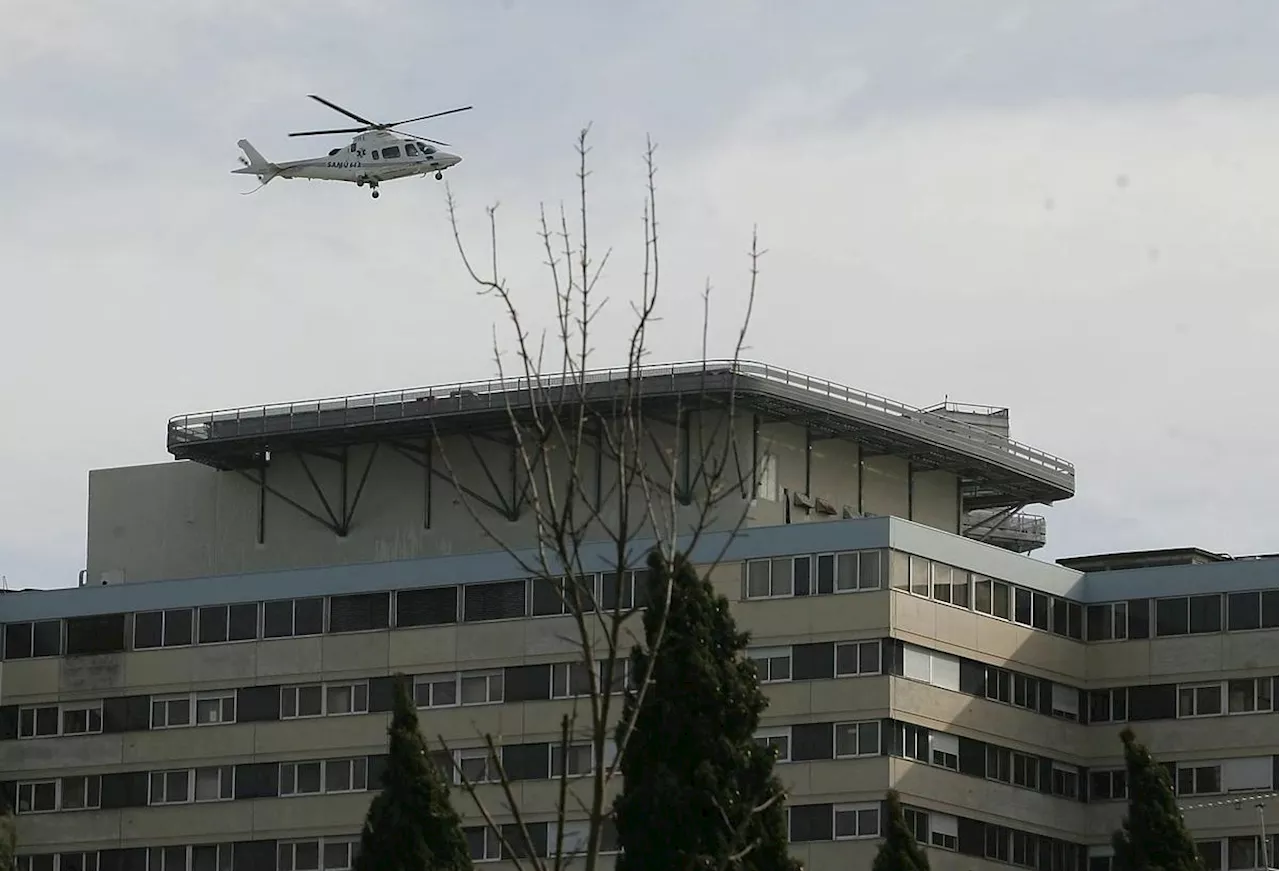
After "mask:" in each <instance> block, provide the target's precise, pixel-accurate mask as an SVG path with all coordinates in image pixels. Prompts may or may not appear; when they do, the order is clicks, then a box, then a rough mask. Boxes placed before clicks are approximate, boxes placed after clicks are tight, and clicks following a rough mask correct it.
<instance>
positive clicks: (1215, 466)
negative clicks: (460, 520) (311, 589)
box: [0, 0, 1278, 587]
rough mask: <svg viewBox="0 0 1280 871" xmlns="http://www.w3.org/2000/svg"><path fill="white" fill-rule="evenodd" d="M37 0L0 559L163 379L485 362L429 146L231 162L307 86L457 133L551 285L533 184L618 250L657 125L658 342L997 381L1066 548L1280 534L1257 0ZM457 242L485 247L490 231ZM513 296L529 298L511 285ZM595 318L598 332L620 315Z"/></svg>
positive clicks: (680, 348)
mask: <svg viewBox="0 0 1280 871" xmlns="http://www.w3.org/2000/svg"><path fill="white" fill-rule="evenodd" d="M369 9H370V8H369V6H368V5H367V4H365V3H362V2H356V0H330V2H326V3H316V2H314V0H307V2H302V0H275V2H272V3H266V4H264V3H260V2H247V0H216V2H215V0H184V2H182V3H170V2H161V0H118V2H115V3H109V4H107V3H100V2H90V0H61V2H59V3H51V4H24V5H23V8H22V10H21V15H18V16H6V17H5V23H4V26H3V28H0V110H2V111H0V147H2V152H3V154H4V158H3V159H2V160H0V195H2V196H3V202H4V205H5V207H4V208H3V209H2V210H0V270H3V272H0V296H2V298H3V302H4V309H3V312H4V314H3V317H0V325H3V333H2V334H0V398H2V399H3V401H4V408H5V409H6V413H5V414H4V415H3V416H0V419H2V420H3V421H4V425H3V426H0V461H2V465H3V482H4V483H3V485H0V574H5V575H7V576H8V581H9V585H10V586H11V587H53V586H65V585H68V584H73V583H74V582H75V577H76V573H77V572H78V571H79V569H80V568H81V567H82V566H83V565H84V549H85V546H84V535H85V515H86V492H87V479H88V472H89V470H90V469H93V468H100V467H108V466H123V465H130V464H136V463H151V462H162V461H165V460H166V459H168V455H167V454H166V452H165V442H164V436H165V421H166V419H167V418H168V417H169V416H171V415H174V414H179V413H182V412H189V411H200V410H206V409H209V408H220V407H226V406H239V405H248V404H253V403H259V402H273V401H284V400H291V399H305V398H311V397H314V396H327V395H333V394H343V393H355V392H364V391H370V390H378V389H391V388H397V389H398V388H401V387H408V386H416V385H426V384H435V383H443V382H449V381H455V380H463V379H469V378H479V377H485V376H488V375H491V374H493V372H494V369H495V367H494V363H493V359H492V352H491V331H492V329H493V326H494V324H495V323H496V322H497V319H498V318H499V315H500V312H499V311H498V310H497V308H496V307H495V305H494V304H493V303H492V302H491V301H488V300H482V299H479V298H477V297H476V296H475V294H474V291H473V289H472V287H471V286H469V285H468V283H467V281H466V280H465V278H464V276H463V274H462V270H461V265H460V262H459V258H458V255H457V253H456V251H455V249H454V246H453V242H452V240H451V238H450V236H449V228H448V223H447V219H446V214H445V206H444V188H443V185H441V184H440V183H438V182H436V181H434V180H433V179H429V178H427V179H412V180H405V181H399V182H391V183H388V184H386V185H384V187H383V195H382V197H381V198H380V199H379V200H377V201H373V200H371V199H370V198H369V196H368V193H367V191H364V190H359V189H356V188H355V187H353V186H350V185H341V184H336V183H322V182H304V181H277V182H273V183H272V184H271V185H269V186H268V187H266V188H264V189H263V190H261V191H259V192H257V193H255V194H254V195H252V196H240V193H241V192H243V191H247V190H250V189H251V188H252V187H253V181H254V180H253V179H252V178H246V177H243V176H233V175H229V174H228V173H229V170H231V169H234V168H235V167H236V166H237V164H236V157H237V154H238V151H237V149H236V140H237V139H239V138H241V137H247V138H249V139H250V140H252V141H253V143H254V144H255V145H256V146H257V147H258V149H259V150H260V151H262V152H263V153H264V154H265V155H266V156H267V157H268V158H271V159H280V160H284V159H291V158H297V157H303V156H307V155H308V154H310V153H312V152H315V151H318V150H320V149H325V148H329V147H333V146H337V145H341V144H344V142H345V140H344V139H343V138H342V137H335V138H333V140H332V141H330V140H329V139H326V138H319V139H311V140H306V139H288V138H287V137H286V135H285V134H287V133H288V132H289V131H291V130H298V129H307V128H315V127H332V126H345V125H344V124H343V120H344V119H342V118H341V117H340V116H338V115H336V114H334V113H332V112H330V111H329V110H327V109H325V108H324V107H322V106H320V105H318V104H316V103H313V102H312V101H310V100H308V99H306V97H305V95H306V94H307V93H318V94H322V95H325V96H327V97H329V98H330V99H332V100H335V101H336V102H338V103H340V104H343V105H346V106H348V107H349V108H351V109H353V110H354V111H356V112H357V113H360V114H365V115H368V116H371V117H373V118H375V119H384V120H392V119H394V118H402V117H406V116H413V115H418V114H424V113H427V112H432V111H437V110H442V109H447V108H451V107H453V106H456V105H464V104H473V105H474V106H475V107H476V108H475V109H474V111H471V112H468V113H463V114H461V115H458V116H453V117H450V118H446V119H441V120H440V121H438V122H428V123H426V124H422V125H417V126H416V127H414V128H411V129H413V130H414V131H415V132H418V133H421V134H423V135H427V136H432V137H434V138H437V139H443V140H445V141H447V142H450V143H453V145H454V146H455V147H456V150H457V151H459V152H460V153H461V154H462V155H463V157H464V162H463V163H462V164H461V165H459V166H458V167H457V168H456V169H454V170H451V171H450V173H449V174H448V178H449V179H450V182H451V185H452V187H453V190H454V192H455V194H456V195H457V197H458V198H459V200H460V204H461V207H462V208H463V209H464V217H465V225H464V231H465V232H466V233H467V236H468V239H469V240H470V241H472V242H473V243H474V244H475V245H476V246H481V245H482V244H483V242H484V236H483V226H482V221H483V209H484V207H485V206H486V205H489V204H491V203H493V202H495V201H500V203H501V207H500V209H499V215H500V218H501V224H500V227H501V229H500V232H501V234H502V242H501V244H502V248H503V252H502V256H503V263H504V267H505V270H506V272H507V274H508V276H509V278H510V279H511V280H512V281H513V282H514V284H515V286H516V287H517V288H518V289H519V293H520V294H521V295H522V299H528V300H534V301H536V300H538V299H539V298H542V299H545V295H546V294H547V293H548V286H547V284H546V282H545V281H544V280H543V277H542V271H541V269H540V255H539V252H538V250H537V247H536V243H537V240H536V237H535V235H534V231H535V229H536V226H535V220H536V215H537V208H538V203H539V202H540V201H546V202H548V203H550V204H552V205H554V204H556V203H558V202H559V201H560V200H562V199H568V198H570V197H572V196H573V192H574V185H575V181H574V178H573V171H574V155H573V151H572V145H573V140H574V137H575V135H576V133H577V131H578V129H579V128H580V127H582V126H583V125H584V124H586V123H588V122H590V123H591V124H592V125H593V138H592V142H593V146H594V151H593V154H592V159H593V170H594V173H595V174H594V176H593V178H592V183H593V185H594V188H593V190H594V193H595V197H596V205H595V211H594V224H593V233H594V235H595V239H596V241H597V244H598V245H599V246H600V248H601V249H603V248H604V247H606V246H613V247H614V249H615V253H614V257H615V260H614V261H613V263H612V266H611V268H610V270H609V271H608V272H607V273H606V275H607V278H606V280H607V281H608V282H609V288H610V291H609V292H610V295H611V298H612V302H611V303H610V307H611V313H612V317H611V318H609V320H608V322H607V323H604V324H602V326H601V333H600V335H598V336H597V340H596V341H595V345H596V347H597V348H598V357H597V359H596V362H597V363H598V364H599V365H601V366H604V365H608V364H610V363H614V362H618V361H619V359H620V358H619V352H616V351H615V350H614V348H615V347H618V346H617V345H616V343H613V342H611V341H610V338H611V335H612V336H616V335H618V333H617V329H618V326H619V325H620V324H621V322H622V321H623V320H624V317H625V314H626V311H625V305H626V301H627V299H628V298H629V297H630V296H632V295H634V293H635V289H636V287H637V286H638V283H639V272H638V261H637V255H638V253H639V248H638V245H639V243H640V241H641V235H640V233H641V230H640V224H639V216H640V214H641V204H642V194H643V190H642V187H641V185H642V180H643V179H642V165H641V160H640V158H641V155H642V152H643V148H644V139H645V135H646V134H652V136H653V137H654V139H655V140H656V141H657V142H658V143H659V152H658V156H659V164H660V168H659V186H660V190H659V197H660V203H659V208H660V219H661V221H662V234H663V245H664V248H663V256H664V260H663V272H662V275H663V288H662V291H663V294H664V301H665V304H664V306H663V308H662V314H663V316H664V321H663V322H662V324H661V325H660V326H659V328H658V329H657V330H656V331H655V333H654V335H653V337H652V342H651V346H652V348H653V355H654V358H655V359H688V358H692V357H694V356H696V355H697V354H698V352H699V331H700V323H699V321H700V318H699V317H698V315H697V299H698V293H699V291H700V289H701V287H702V285H703V283H704V282H705V281H706V280H707V279H708V278H710V279H711V280H712V281H713V283H714V285H715V288H716V290H715V294H714V296H713V305H714V308H715V310H714V312H713V319H714V328H713V330H712V342H713V347H712V349H711V350H712V353H713V354H724V353H727V352H728V351H729V350H730V349H731V336H732V333H733V330H734V329H735V328H736V324H737V321H738V318H739V317H740V314H741V308H742V302H743V299H744V296H743V290H744V287H745V279H746V267H747V261H746V258H745V253H746V251H747V248H748V244H749V239H750V234H751V228H752V225H753V224H757V223H758V224H759V227H760V232H761V237H762V243H763V245H764V246H765V247H767V248H768V249H769V253H768V255H767V256H766V258H765V260H764V261H763V263H762V267H763V274H762V277H761V286H760V297H759V299H758V301H757V305H756V311H755V318H754V322H753V328H752V331H751V337H750V345H751V347H750V348H749V350H748V354H747V355H748V356H749V357H752V358H755V359H759V360H764V361H768V362H770V363H772V364H775V365H778V366H784V367H788V368H792V369H798V370H801V371H805V372H808V373H810V374H813V375H818V376H822V377H826V378H830V379H832V380H836V381H839V382H842V383H845V384H848V385H851V386H854V387H858V388H861V389H864V390H867V391H871V392H874V393H879V394H883V395H887V396H890V397H893V398H895V399H898V400H901V401H904V402H908V403H911V404H915V405H927V404H931V403H933V402H937V401H940V400H942V398H943V396H944V395H947V396H949V397H950V398H951V399H952V400H954V401H962V402H973V403H981V404H991V405H1001V406H1008V407H1010V408H1011V409H1012V425H1013V435H1014V437H1015V438H1017V439H1019V440H1020V441H1023V442H1027V443H1030V444H1032V445H1034V446H1036V447H1038V448H1041V449H1043V450H1046V451H1049V452H1051V453H1054V454H1058V455H1060V456H1064V457H1066V458H1068V459H1070V460H1071V461H1073V462H1074V463H1075V464H1076V467H1077V473H1078V495H1077V496H1076V497H1075V498H1073V499H1071V500H1069V501H1068V502H1066V503H1063V504H1061V505H1059V506H1057V507H1055V508H1052V509H1050V510H1049V511H1048V512H1047V513H1048V515H1049V518H1050V533H1049V535H1050V547H1049V548H1048V549H1046V550H1045V551H1042V552H1040V553H1039V554H1038V556H1041V557H1042V558H1046V559H1052V558H1057V557H1059V556H1065V555H1069V554H1080V553H1088V552H1100V551H1105V550H1119V549H1138V548H1149V547H1166V546H1182V545H1193V546H1198V547H1203V548H1208V549H1211V550H1216V551H1228V552H1234V553H1256V552H1274V551H1276V550H1277V549H1278V543H1277V525H1278V518H1277V474H1278V470H1277V280H1278V276H1277V253H1278V252H1277V232H1278V227H1277V197H1276V192H1277V162H1276V154H1277V144H1278V143H1277V92H1276V90H1277V89H1276V84H1277V76H1276V70H1277V57H1276V34H1277V5H1276V3H1275V2H1274V0H1241V2H1234V0H1217V2H1214V3H1205V2H1201V0H1150V2H1144V0H1100V2H1071V3H1065V2H1060V3H1041V2H1015V0H1008V2H999V0H972V2H964V3H956V2H953V0H937V2H901V3H887V2H861V0H859V2H853V0H830V2H802V0H787V2H785V3H782V2H764V0H703V2H687V0H684V2H681V0H671V2H664V0H649V2H645V3H623V2H605V3H602V2H598V0H597V2H587V0H580V2H569V0H563V2H561V0H555V2H552V0H542V2H538V3H533V2H529V0H506V2H499V0H466V2H454V3H432V4H423V3H420V2H411V0H383V2H381V3H378V4H377V5H376V10H377V11H376V14H373V15H371V14H370V11H369ZM477 250H479V248H477ZM534 304H535V303H534V302H531V303H530V305H534ZM611 330H612V331H614V332H613V333H612V334H611V333H610V332H609V331H611Z"/></svg>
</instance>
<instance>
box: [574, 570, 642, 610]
mask: <svg viewBox="0 0 1280 871" xmlns="http://www.w3.org/2000/svg"><path fill="white" fill-rule="evenodd" d="M590 601H591V599H587V602H590ZM648 604H649V572H648V570H647V569H646V570H645V571H641V572H637V571H628V572H625V573H624V574H623V575H622V580H621V581H619V580H618V573H617V572H605V573H604V574H602V575H600V607H601V608H602V609H603V610H605V611H608V612H612V611H613V610H614V609H615V608H616V609H617V610H619V611H629V610H631V609H632V608H643V607H645V606H646V605H648ZM569 613H573V611H572V609H569Z"/></svg>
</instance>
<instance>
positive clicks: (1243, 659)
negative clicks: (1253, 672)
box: [1220, 629, 1280, 674]
mask: <svg viewBox="0 0 1280 871" xmlns="http://www.w3.org/2000/svg"><path fill="white" fill-rule="evenodd" d="M1220 637H1221V639H1222V667H1223V668H1224V669H1225V670H1227V671H1237V670H1245V669H1259V668H1260V669H1266V670H1267V671H1269V672H1270V673H1271V674H1275V673H1276V670H1277V666H1280V647H1277V646H1276V630H1274V629H1264V630H1262V631H1259V632H1232V633H1229V634H1227V635H1222V636H1220Z"/></svg>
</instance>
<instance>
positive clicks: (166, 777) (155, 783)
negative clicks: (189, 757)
mask: <svg viewBox="0 0 1280 871" xmlns="http://www.w3.org/2000/svg"><path fill="white" fill-rule="evenodd" d="M191 773H192V772H191V769H189V768H179V769H176V770H173V771H153V772H151V779H150V784H149V791H148V796H147V803H148V804H153V805H154V804H183V803H185V802H189V801H191V786H192V777H191Z"/></svg>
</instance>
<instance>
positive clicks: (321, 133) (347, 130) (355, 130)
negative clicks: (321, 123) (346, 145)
mask: <svg viewBox="0 0 1280 871" xmlns="http://www.w3.org/2000/svg"><path fill="white" fill-rule="evenodd" d="M368 129H370V128H368V127H340V128H338V129H336V130H304V131H302V132H301V133H290V134H289V135H290V136H328V135H330V134H333V133H363V132H364V131H366V130H368Z"/></svg>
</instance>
